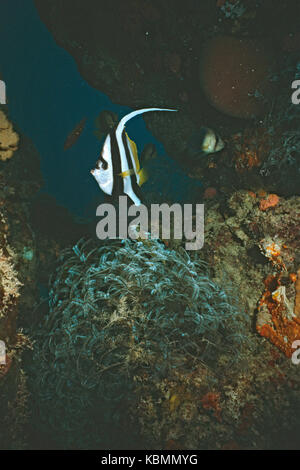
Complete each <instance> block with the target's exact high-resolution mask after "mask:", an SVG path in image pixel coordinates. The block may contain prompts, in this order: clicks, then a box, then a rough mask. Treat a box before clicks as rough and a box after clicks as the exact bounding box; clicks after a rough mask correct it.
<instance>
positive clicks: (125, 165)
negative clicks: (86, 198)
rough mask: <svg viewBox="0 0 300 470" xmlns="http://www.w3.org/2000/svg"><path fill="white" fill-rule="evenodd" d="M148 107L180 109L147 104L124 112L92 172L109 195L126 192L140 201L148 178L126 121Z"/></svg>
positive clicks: (145, 111) (158, 109)
mask: <svg viewBox="0 0 300 470" xmlns="http://www.w3.org/2000/svg"><path fill="white" fill-rule="evenodd" d="M149 111H177V110H176V109H164V108H144V109H137V110H136V111H133V112H131V113H129V114H127V115H126V116H124V117H123V118H122V119H121V120H120V122H119V124H118V125H117V126H116V127H115V129H113V130H112V131H111V132H110V133H109V134H108V135H107V137H106V139H105V141H104V145H103V147H102V150H101V154H100V157H99V159H98V161H97V163H96V167H95V168H94V169H93V170H91V174H92V175H93V176H94V178H95V179H96V181H97V183H98V185H99V187H100V189H102V191H103V192H104V193H105V194H108V195H110V196H113V197H115V196H119V195H122V194H126V195H127V196H128V197H129V198H130V199H131V201H132V202H133V204H135V205H137V206H138V205H140V204H141V191H140V186H142V184H143V183H144V182H145V181H146V180H147V174H146V171H145V170H144V169H141V167H140V162H139V159H138V153H137V147H136V144H135V143H134V142H133V140H131V139H130V138H129V137H128V135H127V133H126V132H125V125H126V123H127V122H128V121H129V120H130V119H132V118H134V117H135V116H138V115H139V114H143V113H147V112H149Z"/></svg>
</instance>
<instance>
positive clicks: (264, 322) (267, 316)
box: [256, 274, 300, 357]
mask: <svg viewBox="0 0 300 470" xmlns="http://www.w3.org/2000/svg"><path fill="white" fill-rule="evenodd" d="M264 283H265V286H266V290H265V292H264V294H263V296H262V298H261V300H260V302H259V307H258V317H257V323H256V330H257V331H258V333H259V334H260V335H261V336H263V337H265V338H268V339H269V340H270V341H271V343H273V344H274V345H275V346H276V347H277V348H278V349H280V350H281V351H282V352H283V353H284V354H285V355H286V356H287V357H291V356H292V354H293V348H292V344H293V342H294V341H295V340H297V339H300V318H299V319H298V318H294V317H292V316H291V312H290V311H289V307H288V305H287V300H286V298H285V291H284V288H283V287H282V286H281V282H280V274H277V275H276V276H268V277H267V279H266V280H265V282H264Z"/></svg>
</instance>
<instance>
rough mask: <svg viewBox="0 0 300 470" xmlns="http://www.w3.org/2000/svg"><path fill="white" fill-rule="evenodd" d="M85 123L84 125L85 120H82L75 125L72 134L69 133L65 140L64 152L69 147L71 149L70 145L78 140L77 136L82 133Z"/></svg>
mask: <svg viewBox="0 0 300 470" xmlns="http://www.w3.org/2000/svg"><path fill="white" fill-rule="evenodd" d="M85 123H86V118H83V119H82V120H81V121H80V122H79V123H78V124H77V126H75V127H74V129H73V130H72V132H70V134H69V135H68V137H67V138H66V140H65V143H64V150H67V149H69V148H70V147H72V145H74V144H75V142H76V141H77V139H78V138H79V136H80V135H81V133H82V131H83V129H84V127H85Z"/></svg>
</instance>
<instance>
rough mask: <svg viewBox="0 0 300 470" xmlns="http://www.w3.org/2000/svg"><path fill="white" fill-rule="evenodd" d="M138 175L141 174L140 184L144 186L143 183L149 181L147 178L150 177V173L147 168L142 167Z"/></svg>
mask: <svg viewBox="0 0 300 470" xmlns="http://www.w3.org/2000/svg"><path fill="white" fill-rule="evenodd" d="M138 175H139V186H142V184H144V183H145V182H146V181H147V179H148V178H149V174H148V172H147V170H145V168H142V169H141V170H140V171H139V172H138Z"/></svg>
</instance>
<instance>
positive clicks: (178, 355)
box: [32, 240, 242, 448]
mask: <svg viewBox="0 0 300 470" xmlns="http://www.w3.org/2000/svg"><path fill="white" fill-rule="evenodd" d="M240 317H242V315H241V314H240V313H239V311H238V310H237V309H236V307H234V306H233V305H231V303H229V299H228V298H227V296H226V294H225V292H224V291H222V290H221V289H220V288H219V287H218V286H217V285H216V284H215V283H213V282H212V281H211V280H210V279H209V277H208V275H207V272H206V267H205V264H204V263H203V262H200V261H198V262H196V261H192V260H191V259H190V258H189V256H188V254H187V253H186V252H184V251H183V250H180V251H179V252H175V251H173V250H167V249H166V248H165V246H164V244H163V243H161V242H160V241H156V240H153V241H151V240H146V241H145V242H144V243H143V242H131V241H124V242H123V243H121V242H119V241H116V242H115V243H114V242H113V241H111V242H110V243H109V244H105V245H103V246H101V247H99V248H96V247H94V246H93V244H91V243H90V242H85V243H83V242H80V243H79V244H78V245H76V246H74V248H73V251H70V250H67V251H65V252H64V253H63V255H62V258H61V260H60V266H59V267H58V270H57V273H56V275H55V277H54V278H53V282H52V288H51V292H50V311H49V314H48V315H47V317H46V318H45V320H44V321H43V322H42V324H41V329H40V333H39V335H38V337H37V345H36V350H35V361H34V371H33V372H32V373H33V374H34V376H35V384H34V385H33V387H34V389H35V392H34V393H35V394H36V395H35V396H36V397H38V399H39V410H38V413H39V414H41V415H42V416H43V419H44V426H46V428H47V429H48V431H49V430H50V431H51V432H52V433H53V435H54V436H56V437H58V436H59V438H60V443H61V444H62V445H64V446H66V447H68V446H71V447H72V446H74V445H75V446H80V447H84V448H86V447H89V448H90V447H95V446H101V447H102V448H105V446H107V445H109V446H114V445H120V440H119V441H118V443H116V435H118V439H121V442H122V441H123V439H125V440H126V437H125V436H126V432H125V429H124V428H123V426H124V423H126V427H128V426H130V429H131V428H132V432H133V436H134V438H136V434H137V431H138V429H139V424H138V417H137V416H134V412H133V408H134V403H136V401H137V400H139V394H140V392H141V386H142V384H143V381H144V380H145V378H146V377H148V379H146V380H151V381H154V382H155V380H156V379H159V377H161V376H162V377H166V376H168V377H169V378H168V380H172V379H171V377H172V376H173V375H174V374H175V375H176V373H177V372H176V371H177V370H181V371H182V372H181V373H183V372H184V373H185V374H193V373H194V371H195V370H197V368H198V367H199V364H204V367H208V366H209V364H215V365H214V368H217V365H216V364H217V362H218V360H219V358H220V356H221V355H222V356H223V355H224V354H227V355H228V356H231V357H233V356H234V358H235V359H236V357H238V352H239V349H241V347H240V341H241V333H240V330H241V327H240V325H241V324H242V323H241V318H240ZM233 351H234V355H233ZM170 399H171V401H170V406H171V409H172V403H174V399H173V401H172V398H171V397H170ZM125 404H126V406H125ZM174 406H175V407H176V405H173V407H174ZM122 410H123V411H122ZM128 410H130V412H129V414H128ZM129 423H131V424H129ZM134 430H135V431H134ZM122 434H123V437H122ZM127 445H133V441H131V442H130V441H129V442H128V441H127Z"/></svg>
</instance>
